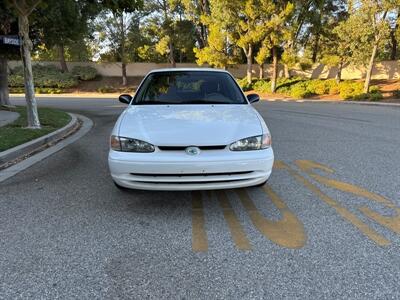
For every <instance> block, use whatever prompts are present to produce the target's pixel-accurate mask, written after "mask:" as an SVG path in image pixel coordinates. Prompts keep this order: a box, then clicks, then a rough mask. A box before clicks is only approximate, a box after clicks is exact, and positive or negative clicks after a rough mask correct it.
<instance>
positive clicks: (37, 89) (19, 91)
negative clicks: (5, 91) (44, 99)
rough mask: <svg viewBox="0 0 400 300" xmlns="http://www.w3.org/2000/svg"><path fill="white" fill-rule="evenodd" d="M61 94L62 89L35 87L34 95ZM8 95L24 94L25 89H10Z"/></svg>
mask: <svg viewBox="0 0 400 300" xmlns="http://www.w3.org/2000/svg"><path fill="white" fill-rule="evenodd" d="M62 92H63V90H62V89H58V88H40V87H35V93H36V94H61V93H62ZM10 93H13V94H24V93H25V88H24V87H11V88H10Z"/></svg>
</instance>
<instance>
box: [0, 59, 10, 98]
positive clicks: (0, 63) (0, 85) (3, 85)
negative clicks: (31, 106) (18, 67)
mask: <svg viewBox="0 0 400 300" xmlns="http://www.w3.org/2000/svg"><path fill="white" fill-rule="evenodd" d="M1 105H10V98H9V95H8V70H7V58H5V57H0V106H1Z"/></svg>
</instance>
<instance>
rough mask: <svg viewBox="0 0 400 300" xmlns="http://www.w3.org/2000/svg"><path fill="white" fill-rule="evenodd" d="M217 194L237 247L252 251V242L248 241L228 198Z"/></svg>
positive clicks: (220, 192)
mask: <svg viewBox="0 0 400 300" xmlns="http://www.w3.org/2000/svg"><path fill="white" fill-rule="evenodd" d="M215 193H216V195H217V198H218V201H219V204H220V206H221V208H222V211H223V213H224V218H225V220H226V223H227V224H228V227H229V230H230V232H231V235H232V238H233V241H234V242H235V245H236V247H237V248H238V249H240V250H251V245H250V242H249V240H248V239H247V237H246V234H245V232H244V230H243V227H242V225H241V224H240V222H239V220H238V218H237V217H236V214H235V212H234V211H233V209H232V206H231V204H230V203H229V200H228V197H227V196H226V194H225V192H223V191H216V192H215Z"/></svg>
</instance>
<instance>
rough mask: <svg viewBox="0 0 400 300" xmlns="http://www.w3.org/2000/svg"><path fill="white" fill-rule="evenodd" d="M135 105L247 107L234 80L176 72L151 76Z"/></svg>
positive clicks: (203, 73) (220, 75)
mask: <svg viewBox="0 0 400 300" xmlns="http://www.w3.org/2000/svg"><path fill="white" fill-rule="evenodd" d="M135 103H136V104H139V105H140V104H142V105H143V104H247V102H246V100H245V98H244V96H243V94H242V92H241V91H240V89H239V87H238V85H237V84H236V82H235V81H234V79H233V78H232V77H231V76H230V75H229V74H226V73H223V72H206V71H176V72H156V73H152V74H150V75H149V76H148V77H147V78H146V80H145V81H144V83H143V84H142V86H141V88H140V89H139V91H138V93H137V95H136V97H135Z"/></svg>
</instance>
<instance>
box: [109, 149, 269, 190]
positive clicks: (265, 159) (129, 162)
mask: <svg viewBox="0 0 400 300" xmlns="http://www.w3.org/2000/svg"><path fill="white" fill-rule="evenodd" d="M273 163H274V153H273V150H272V148H269V149H266V150H258V151H243V152H232V151H229V150H226V151H221V150H219V151H218V150H216V151H203V152H201V153H200V155H196V156H190V155H187V154H186V153H184V152H183V151H156V152H153V153H128V152H117V151H113V150H110V153H109V157H108V164H109V167H110V171H111V176H112V178H113V180H114V181H115V182H116V183H117V184H119V185H120V186H123V187H126V188H132V189H143V190H163V191H167V190H172V191H186V190H212V189H229V188H241V187H248V186H254V185H258V184H260V183H263V182H264V181H266V180H267V179H268V178H269V176H270V175H271V172H272V167H273Z"/></svg>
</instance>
